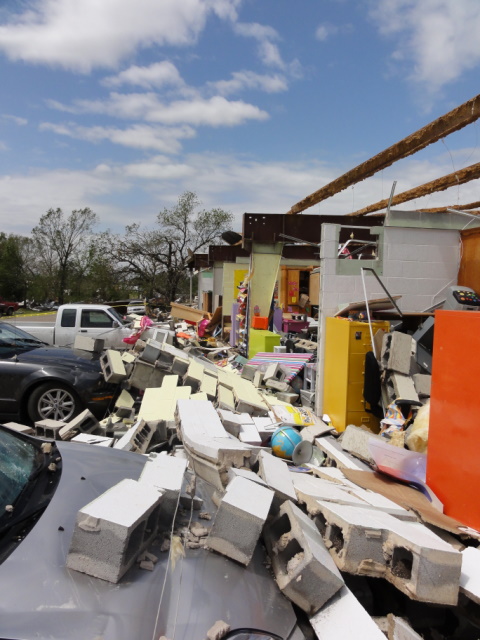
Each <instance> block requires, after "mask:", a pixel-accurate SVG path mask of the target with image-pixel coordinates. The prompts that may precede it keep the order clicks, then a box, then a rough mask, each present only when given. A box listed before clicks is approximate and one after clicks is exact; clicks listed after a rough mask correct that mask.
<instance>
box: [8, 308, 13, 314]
mask: <svg viewBox="0 0 480 640" xmlns="http://www.w3.org/2000/svg"><path fill="white" fill-rule="evenodd" d="M7 316H13V307H8V309H7Z"/></svg>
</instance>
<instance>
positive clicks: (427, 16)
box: [372, 0, 480, 93]
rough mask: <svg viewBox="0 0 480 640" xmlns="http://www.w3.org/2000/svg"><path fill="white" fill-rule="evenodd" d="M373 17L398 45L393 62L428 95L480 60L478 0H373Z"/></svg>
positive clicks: (479, 3) (387, 35) (382, 30)
mask: <svg viewBox="0 0 480 640" xmlns="http://www.w3.org/2000/svg"><path fill="white" fill-rule="evenodd" d="M372 16H373V18H374V20H375V21H376V23H377V24H378V26H379V28H380V32H381V33H382V34H383V35H385V36H386V37H392V36H393V37H395V38H396V40H397V42H398V44H397V48H396V50H395V52H394V54H393V58H394V59H395V60H397V61H403V62H406V63H408V64H409V65H412V71H411V72H410V74H409V77H410V79H411V80H413V81H414V82H416V83H418V84H419V85H421V86H422V87H423V88H424V89H426V90H428V91H429V92H430V93H435V92H437V91H438V90H439V89H441V88H442V87H443V86H444V85H445V84H447V83H449V82H453V81H455V80H456V79H457V78H459V77H460V76H461V75H462V74H463V73H464V72H465V71H467V70H469V69H473V68H474V67H476V66H477V65H478V64H479V63H480V46H479V36H478V34H479V33H480V2H478V0H455V1H452V0H372Z"/></svg>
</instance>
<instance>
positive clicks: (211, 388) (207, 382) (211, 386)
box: [200, 371, 228, 401]
mask: <svg viewBox="0 0 480 640" xmlns="http://www.w3.org/2000/svg"><path fill="white" fill-rule="evenodd" d="M200 391H201V392H202V393H206V394H207V398H208V399H209V400H211V401H213V400H215V399H216V397H217V379H216V378H215V377H214V376H211V375H208V374H207V372H206V371H205V373H204V376H203V378H202V382H201V384H200ZM227 391H228V389H227Z"/></svg>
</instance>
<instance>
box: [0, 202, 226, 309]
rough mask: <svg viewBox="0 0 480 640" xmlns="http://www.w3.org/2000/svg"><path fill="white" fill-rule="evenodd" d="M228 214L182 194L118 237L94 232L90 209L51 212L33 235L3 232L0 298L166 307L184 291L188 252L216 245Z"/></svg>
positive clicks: (0, 236) (94, 218) (94, 217)
mask: <svg viewBox="0 0 480 640" xmlns="http://www.w3.org/2000/svg"><path fill="white" fill-rule="evenodd" d="M232 220H233V216H232V215H231V213H229V212H227V211H225V210H223V209H220V208H213V209H209V210H205V209H201V203H200V202H199V200H198V197H197V195H196V194H195V193H193V192H191V191H186V192H185V193H183V194H182V195H181V196H180V197H179V198H178V201H177V203H176V204H175V205H174V206H173V207H171V208H165V209H163V211H160V213H158V215H157V217H156V220H155V225H154V226H153V227H151V228H142V226H141V225H140V224H139V223H133V224H130V225H127V226H126V227H125V232H124V233H122V234H119V233H112V232H111V231H103V232H96V231H95V229H96V227H97V225H98V223H99V218H98V216H97V215H96V214H95V213H94V212H93V211H92V210H91V209H90V208H88V207H86V208H84V209H75V210H74V211H72V212H71V213H70V215H65V214H64V212H63V211H62V209H58V208H57V209H49V210H48V211H47V212H46V213H45V214H44V215H42V216H41V218H40V220H39V222H38V224H37V225H36V226H35V227H34V228H33V229H32V231H31V234H30V237H24V236H18V235H14V234H10V235H7V234H5V233H3V232H0V295H1V296H3V298H5V299H12V300H17V301H23V300H30V301H31V300H35V301H36V302H46V301H55V302H57V303H58V304H63V303H65V302H69V301H72V302H73V301H85V302H90V301H107V300H118V299H122V298H129V297H132V296H133V297H142V298H143V297H145V298H148V299H150V298H159V299H160V300H161V301H162V302H163V303H165V304H166V305H168V304H170V302H171V301H172V300H175V298H176V297H177V296H179V295H180V294H182V293H186V292H187V291H188V286H189V285H188V282H189V279H188V274H187V262H188V259H189V257H190V256H191V254H192V253H195V252H197V251H200V250H202V249H206V247H208V245H210V244H215V243H216V242H218V241H219V239H220V236H221V234H222V233H223V232H224V231H226V230H227V229H228V228H229V226H230V224H231V222H232Z"/></svg>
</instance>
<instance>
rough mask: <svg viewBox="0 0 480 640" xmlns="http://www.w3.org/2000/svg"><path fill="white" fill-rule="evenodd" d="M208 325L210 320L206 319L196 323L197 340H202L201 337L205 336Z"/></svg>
mask: <svg viewBox="0 0 480 640" xmlns="http://www.w3.org/2000/svg"><path fill="white" fill-rule="evenodd" d="M209 323H210V320H208V319H207V318H204V319H203V320H200V322H199V323H198V328H197V333H198V336H199V338H203V336H204V335H205V329H206V328H207V325H208V324H209Z"/></svg>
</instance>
